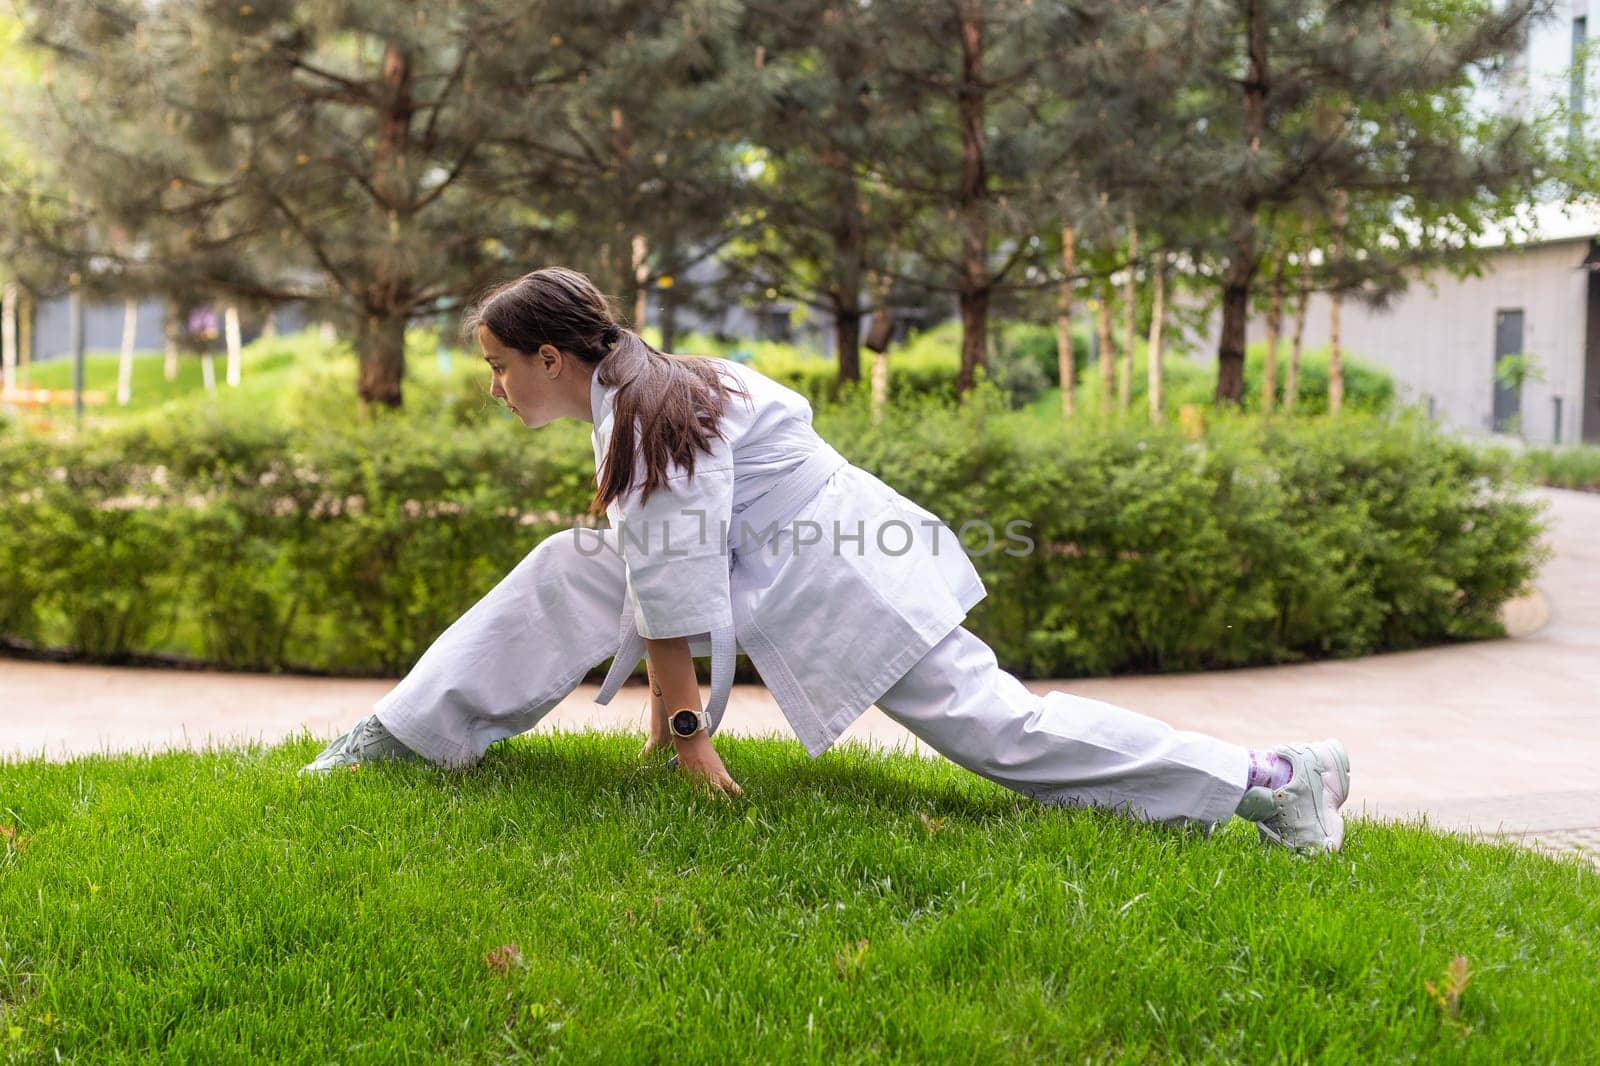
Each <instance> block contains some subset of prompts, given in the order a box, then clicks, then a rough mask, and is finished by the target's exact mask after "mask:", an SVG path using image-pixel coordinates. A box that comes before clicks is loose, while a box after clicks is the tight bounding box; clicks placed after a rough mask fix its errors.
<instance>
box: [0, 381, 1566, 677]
mask: <svg viewBox="0 0 1600 1066" xmlns="http://www.w3.org/2000/svg"><path fill="white" fill-rule="evenodd" d="M330 365H331V364H330ZM335 369H336V368H335ZM321 372H328V367H323V368H322V370H320V371H319V373H321ZM306 380H307V386H306V387H307V389H308V390H309V391H308V392H307V393H306V394H305V395H306V398H307V400H308V402H309V401H310V400H311V399H314V398H315V397H317V396H318V395H320V394H319V393H318V391H317V389H318V386H317V385H316V374H311V375H310V376H309V377H308V378H307V379H306ZM437 384H438V388H440V389H443V388H445V387H446V386H447V385H448V384H449V383H448V382H447V381H445V380H444V379H443V378H441V379H440V381H439V382H438V383H437ZM459 387H460V388H462V389H463V390H466V389H469V388H470V387H471V383H470V382H466V381H464V382H463V384H461V385H460V386H459ZM432 388H434V386H433V385H429V386H427V387H426V388H421V389H419V390H418V391H417V392H416V393H414V396H419V395H420V396H430V397H433V398H435V399H437V398H438V397H440V396H442V395H445V394H444V393H442V392H439V393H435V392H430V391H429V390H431V389H432ZM463 394H465V392H464V393H463ZM340 395H346V394H345V393H343V392H342V391H341V393H340ZM1007 408H1008V400H1007V398H1006V397H1005V396H1004V394H1003V393H1002V392H1001V391H1000V390H999V389H998V388H996V387H995V386H993V385H986V386H984V387H983V388H981V389H979V390H978V391H977V393H976V394H975V395H974V396H973V397H972V398H971V399H970V400H969V402H968V403H967V404H966V405H965V406H963V407H960V408H956V407H953V406H951V405H949V404H946V403H943V402H941V401H940V400H939V399H938V398H937V397H936V396H933V395H928V396H923V397H909V398H907V399H905V400H903V401H902V402H900V403H898V404H896V405H895V406H894V408H893V409H892V410H891V412H890V414H889V417H888V418H887V420H886V421H885V422H884V424H882V425H873V424H872V422H871V420H870V416H869V414H868V412H867V411H866V410H865V408H864V407H863V406H862V405H860V404H855V403H848V404H840V405H835V406H830V407H826V408H823V409H820V410H819V412H818V417H817V423H818V428H819V430H820V431H821V432H822V433H823V434H824V436H826V437H827V438H828V439H830V440H831V441H833V442H834V443H835V444H836V445H837V446H838V447H839V448H840V450H842V451H843V452H844V453H845V454H847V455H848V456H850V457H851V458H852V459H853V460H854V461H855V462H857V463H858V464H860V465H862V466H864V467H865V468H867V469H869V470H872V471H874V472H875V473H877V474H878V475H879V476H881V477H882V478H883V479H884V480H885V481H887V482H888V483H889V484H891V485H893V486H895V487H896V488H897V489H899V490H900V491H902V492H903V493H905V494H906V495H907V496H909V497H910V498H912V499H914V500H916V501H917V502H919V503H921V504H922V505H924V506H926V507H927V508H929V509H930V510H932V511H934V512H935V513H937V514H939V515H940V516H941V517H943V518H944V519H946V521H948V522H949V523H950V524H951V525H952V526H953V527H956V528H958V529H960V528H961V527H962V526H963V525H964V524H965V523H968V522H986V523H988V525H989V526H990V527H991V528H992V529H994V530H995V531H996V532H997V534H998V535H999V536H1000V537H1001V538H1002V544H1001V546H1002V547H1003V546H1004V543H1003V538H1004V531H1005V530H1006V526H1007V523H1008V522H1011V521H1022V522H1027V523H1031V525H1030V527H1029V528H1028V529H1027V530H1026V535H1027V536H1028V537H1030V538H1032V540H1033V541H1034V543H1035V549H1034V550H1033V551H1032V552H1031V553H1028V554H1025V555H1018V556H1013V555H1008V554H1005V553H1004V551H1000V550H995V551H992V552H990V553H988V554H984V555H981V556H979V557H978V558H977V559H976V560H975V561H976V565H977V566H978V568H979V570H980V572H981V573H982V575H983V577H984V580H985V582H986V584H987V585H988V588H989V592H990V595H989V597H988V598H987V599H986V600H985V601H984V602H983V603H982V604H980V605H979V606H978V607H977V608H976V610H975V611H974V612H973V615H972V618H971V620H970V624H971V625H972V627H973V628H974V629H975V630H976V631H977V632H979V633H980V634H981V635H982V636H984V637H985V638H986V639H987V640H989V641H990V642H991V643H992V644H993V645H994V647H995V650H996V652H997V654H998V655H999V658H1000V660H1001V662H1002V663H1004V664H1005V665H1006V666H1007V667H1008V668H1010V669H1013V670H1015V671H1018V672H1020V673H1024V674H1029V675H1035V676H1062V675H1074V674H1102V673H1109V672H1117V671H1128V670H1141V671H1151V670H1154V671H1159V670H1187V669H1202V668H1210V667H1224V666H1243V665H1249V664H1256V663H1272V662H1284V661H1293V660H1298V659H1306V658H1317V657H1325V656H1343V655H1359V654H1367V653H1371V652H1376V651H1383V650H1392V649H1400V648H1411V647H1416V646H1418V645H1421V644H1425V643H1430V642H1437V641H1446V640H1455V639H1467V638H1475V637H1484V636H1492V635H1496V634H1498V633H1500V631H1501V630H1500V625H1499V622H1498V617H1497V615H1498V608H1499V606H1500V605H1501V603H1503V602H1504V601H1505V600H1506V599H1507V598H1508V597H1510V596H1512V595H1514V594H1516V593H1517V592H1518V591H1519V590H1520V589H1521V588H1522V587H1523V586H1524V585H1525V584H1526V582H1527V581H1528V579H1529V578H1530V577H1531V576H1532V574H1533V573H1534V570H1535V567H1536V565H1537V562H1538V559H1539V556H1538V549H1537V548H1536V538H1537V532H1538V523H1537V513H1536V508H1535V507H1534V506H1532V505H1530V504H1528V503H1526V502H1522V501H1520V500H1519V499H1518V498H1517V496H1516V495H1515V489H1514V485H1513V483H1512V480H1511V479H1512V475H1513V469H1512V461H1511V460H1510V458H1509V457H1507V456H1505V455H1503V454H1498V453H1493V452H1489V453H1485V452H1482V451H1480V450H1478V449H1475V448H1473V447H1471V446H1469V445H1465V444H1461V443H1457V442H1455V441H1452V440H1450V439H1448V438H1446V437H1444V436H1442V435H1440V434H1438V433H1436V432H1434V431H1433V430H1431V429H1430V428H1429V427H1428V426H1427V425H1426V424H1425V423H1422V422H1421V421H1420V420H1415V419H1410V418H1403V419H1399V420H1386V419H1381V418H1377V417H1373V416H1369V415H1361V414H1352V415H1347V416H1345V417H1343V418H1341V419H1340V420H1338V421H1336V422H1330V421H1327V420H1321V419H1304V420H1293V421H1284V422H1278V423H1275V424H1272V425H1263V424H1260V422H1259V420H1256V419H1249V418H1243V417H1238V418H1233V417H1218V418H1216V419H1214V420H1213V425H1212V426H1211V428H1210V429H1209V431H1208V433H1207V435H1206V437H1205V438H1204V439H1203V440H1200V441H1192V440H1188V439H1186V438H1184V437H1182V436H1181V435H1179V434H1178V433H1177V432H1176V431H1174V430H1171V429H1163V428H1155V429H1152V428H1150V427H1148V426H1141V425H1136V424H1133V423H1132V422H1130V423H1128V424H1116V423H1113V424H1109V425H1102V426H1093V425H1084V424H1078V425H1074V426H1067V425H1063V424H1061V423H1060V422H1059V421H1055V422H1048V421H1045V420H1041V419H1039V418H1036V417H1034V416H1032V415H1030V414H1028V413H1017V412H1012V411H1009V410H1008V409H1007ZM321 417H326V418H327V419H328V420H329V421H328V422H327V423H324V424H311V423H312V422H314V421H316V418H313V417H312V416H311V415H308V414H306V412H305V410H302V412H301V418H302V421H301V422H300V423H299V424H290V423H281V422H277V421H273V420H270V419H268V418H266V417H257V418H254V419H252V418H250V417H245V416H244V415H243V414H242V413H241V412H239V411H237V410H234V411H226V410H209V411H208V410H206V409H203V408H195V409H193V410H190V411H189V412H188V414H187V415H185V416H184V417H181V418H180V417H173V416H171V415H170V414H169V415H168V416H167V417H162V418H159V419H143V420H136V421H130V422H128V423H127V424H126V425H123V426H119V427H117V428H116V429H110V430H104V431H101V432H98V433H92V434H85V435H83V436H81V437H79V438H77V439H75V440H71V441H68V442H65V443H49V442H44V441H40V440H24V441H22V442H20V443H19V444H18V445H16V446H14V447H8V448H7V449H6V450H5V451H4V453H3V454H0V487H3V488H4V489H5V495H4V498H3V500H0V632H3V633H4V634H5V635H7V636H10V637H13V638H18V639H22V640H27V641H34V642H37V643H41V644H47V645H56V646H63V647H68V648H72V649H75V650H78V651H80V652H84V653H87V654H92V655H95V656H100V657H108V658H115V657H117V656H119V655H127V654H129V653H134V652H150V651H161V652H178V653H183V654H188V655H194V656H199V657H202V658H205V659H207V660H210V661H214V662H217V663H221V664H226V665H229V666H236V667H247V668H251V669H258V670H259V669H267V670H270V669H279V668H302V669H315V670H321V671H331V672H341V673H364V674H366V673H380V674H388V675H393V674H398V673H401V672H403V671H404V670H406V669H408V668H409V667H410V666H411V665H412V664H413V663H414V662H415V661H416V660H417V658H418V657H419V656H420V655H421V654H422V652H423V651H424V650H425V649H426V647H427V646H428V644H429V643H430V642H431V641H432V640H433V639H435V638H436V637H437V635H438V634H439V633H440V632H442V631H443V629H444V628H445V627H446V626H448V625H449V624H450V622H451V621H453V620H454V619H455V618H457V617H459V616H460V615H461V614H462V613H463V612H464V611H465V610H466V609H467V608H468V607H469V606H470V605H471V604H472V603H473V602H475V601H476V600H477V599H478V598H479V597H481V596H482V595H483V594H484V593H485V592H487V591H488V589H489V588H490V587H491V586H492V585H493V584H494V583H495V582H496V581H497V580H499V579H500V578H501V577H502V576H503V575H504V574H505V573H507V572H508V571H509V570H510V569H511V568H512V567H513V566H514V565H515V563H516V562H517V561H518V560H519V559H520V558H521V557H522V556H523V555H524V554H526V553H527V552H528V551H529V550H531V549H532V547H533V546H534V545H535V544H536V543H537V542H538V540H539V539H540V538H542V537H543V536H546V535H549V534H550V533H551V532H553V531H554V530H556V529H559V528H563V527H564V526H566V525H570V524H571V523H572V522H573V521H574V520H575V518H576V517H577V516H582V515H583V514H584V512H585V511H586V508H587V505H588V502H589V498H590V494H591V492H592V490H593V456H592V451H591V447H590V443H589V439H588V435H587V433H586V432H585V431H584V429H585V427H582V426H579V425H576V424H558V425H557V426H554V427H551V428H548V429H546V430H543V431H541V432H539V433H537V434H531V433H527V432H526V431H524V430H522V428H521V427H520V426H515V425H513V424H511V423H509V422H507V421H505V420H501V419H493V420H490V421H487V422H486V421H484V420H483V419H481V418H479V419H477V420H476V421H475V423H471V424H466V425H463V424H462V423H461V421H460V419H462V418H464V417H466V415H465V408H462V409H454V408H450V407H449V406H448V405H446V406H444V407H436V406H432V405H430V404H428V403H419V404H414V405H413V406H412V407H408V409H407V410H406V411H402V412H396V413H389V412H380V413H374V414H371V415H370V416H369V418H368V420H367V421H364V422H362V421H357V420H355V419H353V418H351V417H349V413H348V412H347V411H346V410H345V409H344V408H343V406H342V405H341V404H340V403H338V402H336V401H335V400H333V399H332V398H331V396H330V397H328V398H327V409H326V410H325V411H323V412H321V414H320V415H317V418H321ZM966 535H967V536H968V537H969V542H970V546H971V547H973V548H974V549H977V548H979V547H980V545H979V544H978V543H976V541H977V538H978V536H979V534H978V530H977V528H976V527H974V528H970V529H968V530H966Z"/></svg>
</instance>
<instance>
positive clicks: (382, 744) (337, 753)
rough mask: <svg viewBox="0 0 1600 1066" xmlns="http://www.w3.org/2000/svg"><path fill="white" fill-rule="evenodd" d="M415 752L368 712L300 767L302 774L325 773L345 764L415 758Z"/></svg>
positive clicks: (358, 764) (416, 755) (355, 764)
mask: <svg viewBox="0 0 1600 1066" xmlns="http://www.w3.org/2000/svg"><path fill="white" fill-rule="evenodd" d="M418 758H421V756H419V755H418V754H417V753H416V752H414V751H412V750H411V749H410V748H408V747H406V746H405V745H404V744H402V743H400V741H399V740H398V739H396V738H395V735H394V734H393V733H391V732H389V730H387V729H385V728H384V725H383V723H382V722H380V721H378V716H377V715H375V714H369V715H368V716H367V717H365V718H363V719H361V721H359V722H357V723H356V724H355V727H354V728H352V729H351V730H350V732H348V733H346V734H345V735H344V736H342V737H340V738H339V739H338V740H335V741H334V742H333V743H332V744H329V745H328V746H327V747H326V748H323V749H322V753H321V754H320V755H318V756H317V757H316V758H315V759H313V760H311V762H309V763H307V764H306V765H305V766H302V767H301V768H300V772H301V773H302V774H325V773H328V772H329V771H330V770H337V769H339V768H341V767H346V766H360V765H361V764H362V763H364V762H381V761H383V760H385V759H418Z"/></svg>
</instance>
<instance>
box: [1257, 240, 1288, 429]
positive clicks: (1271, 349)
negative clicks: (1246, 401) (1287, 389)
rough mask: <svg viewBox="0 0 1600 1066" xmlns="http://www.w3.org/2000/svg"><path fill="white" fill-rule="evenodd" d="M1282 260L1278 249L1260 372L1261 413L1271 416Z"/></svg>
mask: <svg viewBox="0 0 1600 1066" xmlns="http://www.w3.org/2000/svg"><path fill="white" fill-rule="evenodd" d="M1283 260H1284V250H1283V249H1282V248H1279V249H1278V250H1277V251H1276V252H1275V253H1273V256H1272V294H1271V297H1272V298H1271V300H1270V302H1269V304H1268V306H1267V362H1266V366H1264V367H1263V368H1262V371H1261V413H1262V414H1266V415H1270V414H1272V408H1273V405H1274V404H1275V403H1276V402H1277V399H1278V335H1279V334H1280V333H1282V332H1283Z"/></svg>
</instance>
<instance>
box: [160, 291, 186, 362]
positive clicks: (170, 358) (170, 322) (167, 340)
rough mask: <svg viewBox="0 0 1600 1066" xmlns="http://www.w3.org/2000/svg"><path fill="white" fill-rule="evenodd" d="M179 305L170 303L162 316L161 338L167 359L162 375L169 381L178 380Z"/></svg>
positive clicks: (165, 359)
mask: <svg viewBox="0 0 1600 1066" xmlns="http://www.w3.org/2000/svg"><path fill="white" fill-rule="evenodd" d="M180 313H181V312H180V311H179V310H178V305H177V304H175V303H172V302H171V301H168V303H167V309H166V313H165V314H163V315H162V316H161V338H162V341H163V346H164V348H165V352H164V353H163V354H164V356H165V358H164V359H163V360H162V363H161V373H162V374H163V375H164V376H165V377H166V379H167V380H168V381H177V380H178V315H179V314H180Z"/></svg>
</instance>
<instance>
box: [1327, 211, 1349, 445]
mask: <svg viewBox="0 0 1600 1066" xmlns="http://www.w3.org/2000/svg"><path fill="white" fill-rule="evenodd" d="M1349 206H1350V195H1349V194H1348V193H1347V192H1345V190H1343V189H1340V190H1339V191H1338V192H1337V193H1335V194H1334V197H1333V262H1334V263H1335V264H1336V265H1337V264H1339V263H1342V262H1343V261H1344V224H1345V212H1346V210H1347V209H1348V208H1349ZM1343 305H1344V293H1343V292H1341V291H1340V290H1339V289H1338V288H1337V287H1335V288H1334V289H1333V291H1332V292H1331V293H1329V294H1328V413H1329V414H1330V415H1336V414H1338V413H1339V411H1340V409H1341V408H1343V407H1344V358H1343V353H1342V352H1341V351H1340V350H1339V312H1340V311H1341V310H1342V308H1343Z"/></svg>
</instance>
